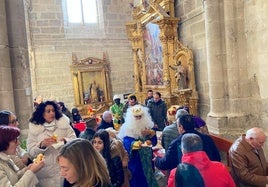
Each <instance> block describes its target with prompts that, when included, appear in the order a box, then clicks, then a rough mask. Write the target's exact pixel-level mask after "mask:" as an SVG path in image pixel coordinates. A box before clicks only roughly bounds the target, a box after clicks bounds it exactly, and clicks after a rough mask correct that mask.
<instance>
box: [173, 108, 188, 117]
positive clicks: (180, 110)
mask: <svg viewBox="0 0 268 187" xmlns="http://www.w3.org/2000/svg"><path fill="white" fill-rule="evenodd" d="M187 114H189V113H188V112H187V111H186V110H184V109H179V110H177V112H176V115H175V119H176V120H177V119H179V118H180V117H181V116H183V115H187Z"/></svg>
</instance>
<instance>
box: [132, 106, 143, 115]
mask: <svg viewBox="0 0 268 187" xmlns="http://www.w3.org/2000/svg"><path fill="white" fill-rule="evenodd" d="M131 110H132V113H133V115H134V116H141V115H142V114H143V109H142V106H141V105H135V106H133V107H131Z"/></svg>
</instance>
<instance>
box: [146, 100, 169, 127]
mask: <svg viewBox="0 0 268 187" xmlns="http://www.w3.org/2000/svg"><path fill="white" fill-rule="evenodd" d="M147 107H148V108H149V113H150V115H151V117H152V120H153V122H154V124H157V126H158V130H160V131H162V130H163V129H164V128H165V126H166V123H167V105H166V103H165V102H164V101H163V100H162V99H160V100H159V101H158V102H154V101H153V100H149V102H148V104H147Z"/></svg>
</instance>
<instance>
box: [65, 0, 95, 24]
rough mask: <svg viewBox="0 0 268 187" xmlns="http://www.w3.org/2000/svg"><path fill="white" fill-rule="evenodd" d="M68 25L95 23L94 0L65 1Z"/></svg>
mask: <svg viewBox="0 0 268 187" xmlns="http://www.w3.org/2000/svg"><path fill="white" fill-rule="evenodd" d="M67 14H68V22H69V23H82V24H83V25H84V24H87V23H97V22H98V20H97V16H98V15H97V4H96V0H67Z"/></svg>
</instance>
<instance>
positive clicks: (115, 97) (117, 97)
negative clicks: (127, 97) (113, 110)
mask: <svg viewBox="0 0 268 187" xmlns="http://www.w3.org/2000/svg"><path fill="white" fill-rule="evenodd" d="M116 99H121V98H120V97H119V95H114V98H113V100H116Z"/></svg>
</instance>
